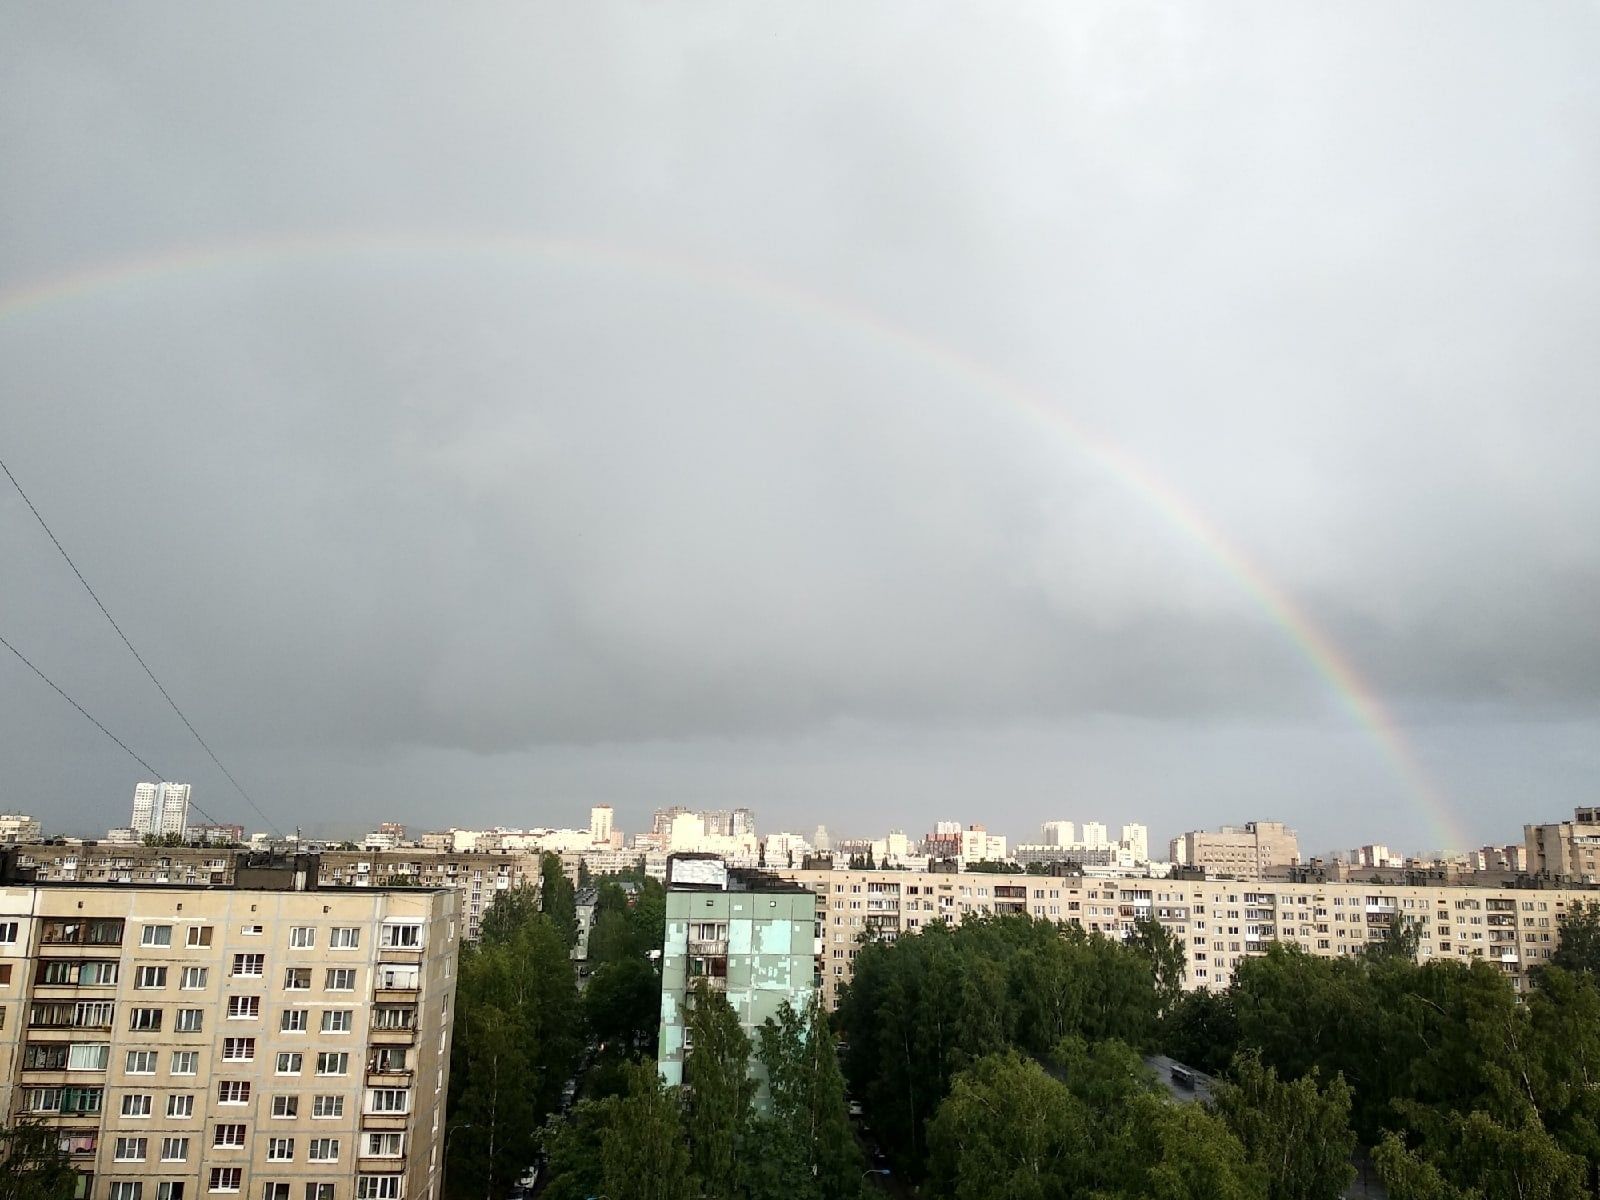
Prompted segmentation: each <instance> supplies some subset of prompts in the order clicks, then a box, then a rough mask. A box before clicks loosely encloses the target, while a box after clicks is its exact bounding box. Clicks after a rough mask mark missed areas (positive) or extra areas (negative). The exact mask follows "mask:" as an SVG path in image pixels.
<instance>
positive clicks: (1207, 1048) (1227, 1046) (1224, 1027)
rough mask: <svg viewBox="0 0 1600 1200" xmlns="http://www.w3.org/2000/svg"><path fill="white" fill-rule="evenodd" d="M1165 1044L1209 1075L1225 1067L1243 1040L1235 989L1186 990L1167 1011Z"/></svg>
mask: <svg viewBox="0 0 1600 1200" xmlns="http://www.w3.org/2000/svg"><path fill="white" fill-rule="evenodd" d="M1161 1039H1162V1042H1161V1044H1162V1047H1163V1049H1165V1050H1166V1052H1167V1053H1168V1054H1170V1055H1171V1056H1172V1057H1173V1058H1175V1059H1177V1060H1178V1061H1179V1062H1182V1063H1187V1064H1188V1065H1189V1066H1191V1067H1196V1068H1198V1069H1199V1070H1201V1071H1204V1072H1205V1073H1206V1074H1208V1075H1215V1074H1217V1073H1218V1072H1220V1071H1222V1070H1223V1069H1225V1068H1226V1067H1227V1065H1228V1062H1229V1060H1230V1059H1231V1058H1232V1056H1233V1053H1234V1049H1235V1047H1237V1046H1238V1045H1239V1044H1240V1038H1239V1018H1238V1014H1237V1013H1235V1012H1234V1009H1233V993H1232V992H1213V991H1209V990H1207V989H1205V988H1199V989H1196V990H1195V991H1192V992H1185V993H1184V994H1183V995H1182V996H1180V997H1179V998H1178V1002H1177V1004H1175V1005H1174V1006H1173V1007H1172V1009H1171V1010H1170V1011H1169V1012H1168V1013H1167V1014H1166V1018H1165V1020H1164V1021H1163V1022H1162V1029H1161Z"/></svg>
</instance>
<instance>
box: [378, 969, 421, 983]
mask: <svg viewBox="0 0 1600 1200" xmlns="http://www.w3.org/2000/svg"><path fill="white" fill-rule="evenodd" d="M418 975H419V972H418V970H417V968H416V967H415V966H414V965H409V966H408V965H406V964H404V963H379V964H378V986H379V987H381V988H402V989H409V988H415V987H416V986H417V978H418Z"/></svg>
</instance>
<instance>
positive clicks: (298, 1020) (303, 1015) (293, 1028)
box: [278, 1008, 310, 1033]
mask: <svg viewBox="0 0 1600 1200" xmlns="http://www.w3.org/2000/svg"><path fill="white" fill-rule="evenodd" d="M309 1013H310V1010H309V1009H304V1008H286V1009H284V1010H283V1018H282V1020H280V1021H279V1023H278V1028H279V1029H281V1030H282V1031H283V1032H284V1033H304V1032H305V1031H306V1022H307V1018H308V1016H309Z"/></svg>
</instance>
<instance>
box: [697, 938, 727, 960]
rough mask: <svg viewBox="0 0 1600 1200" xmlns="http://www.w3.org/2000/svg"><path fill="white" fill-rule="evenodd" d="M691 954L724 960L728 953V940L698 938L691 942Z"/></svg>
mask: <svg viewBox="0 0 1600 1200" xmlns="http://www.w3.org/2000/svg"><path fill="white" fill-rule="evenodd" d="M689 953H690V954H693V955H696V956H698V957H701V958H722V957H724V956H726V955H727V953H728V939H727V938H697V939H692V940H691V941H690V942H689Z"/></svg>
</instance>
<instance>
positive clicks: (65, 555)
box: [0, 460, 283, 837]
mask: <svg viewBox="0 0 1600 1200" xmlns="http://www.w3.org/2000/svg"><path fill="white" fill-rule="evenodd" d="M0 471H4V472H5V473H6V478H7V479H9V480H10V481H11V486H12V487H14V488H16V489H17V495H19V496H21V497H22V502H23V503H24V504H26V505H27V506H28V511H29V512H31V513H32V514H33V519H34V520H36V521H38V522H39V528H40V529H43V530H44V531H45V534H46V535H47V536H48V537H49V538H50V540H51V541H52V542H53V543H55V548H56V549H57V550H59V551H60V552H61V557H62V558H64V559H66V562H67V566H69V567H71V568H72V573H73V574H74V575H76V576H77V577H78V582H79V583H81V584H83V590H84V591H86V592H88V593H89V598H90V599H91V600H93V601H94V603H95V607H96V608H98V609H99V610H100V612H101V614H102V615H103V616H104V617H105V619H106V620H107V621H109V622H110V623H111V628H113V629H115V630H116V631H117V636H118V637H119V638H121V639H122V644H123V645H124V646H126V647H127V648H128V653H130V654H132V655H133V657H134V660H135V661H136V662H138V664H139V665H140V666H141V667H143V668H144V673H145V674H146V675H148V676H149V677H150V682H151V683H153V684H155V685H156V690H157V691H158V692H160V693H161V696H162V698H163V699H164V700H166V702H167V703H168V704H170V705H171V706H172V711H173V712H175V713H177V714H178V719H179V720H180V721H182V722H183V724H184V727H185V728H186V729H188V731H189V732H190V733H192V734H194V740H195V741H197V742H199V743H200V748H201V749H202V750H204V751H205V752H206V754H207V755H209V756H210V758H211V761H212V762H214V763H216V764H217V770H219V771H221V772H222V773H223V774H224V775H225V776H227V778H228V782H229V783H231V784H233V789H234V791H236V792H238V793H239V795H241V796H243V797H244V801H245V803H246V804H248V805H249V806H250V807H251V808H253V809H254V810H255V813H256V815H257V816H258V817H260V818H261V819H262V820H263V821H265V822H266V823H267V825H268V826H269V827H270V828H271V829H272V831H273V832H274V833H276V834H277V835H278V836H279V837H282V836H283V830H281V829H279V828H278V827H277V825H276V824H274V823H273V820H272V818H271V817H269V816H267V814H266V813H264V812H262V811H261V806H260V805H259V804H257V803H256V802H255V801H254V800H252V799H251V798H250V793H249V792H247V791H245V790H244V788H243V787H241V786H240V785H239V781H238V780H237V779H235V778H234V777H233V772H232V771H230V770H228V768H227V767H225V766H223V765H222V760H221V759H220V758H218V757H217V755H216V752H215V751H214V750H212V749H211V747H210V746H209V745H207V744H206V740H205V738H203V737H201V736H200V731H199V730H198V729H196V728H195V727H194V725H193V724H192V723H191V722H190V720H189V718H188V717H186V716H185V715H184V712H183V709H181V708H179V707H178V702H177V701H176V700H174V699H173V698H172V696H171V694H170V693H168V691H167V689H166V688H165V687H163V686H162V684H161V681H160V680H159V679H157V678H156V673H155V672H154V671H152V670H151V669H150V664H149V663H147V662H145V661H144V656H143V655H141V654H140V653H139V652H138V651H137V650H135V649H134V648H133V643H132V642H130V641H129V640H128V635H127V634H125V633H123V632H122V626H121V625H118V624H117V621H116V618H115V617H113V616H112V615H111V613H110V612H109V611H108V610H107V609H106V606H105V605H104V604H103V603H101V601H100V597H99V596H97V595H96V594H95V590H94V589H93V588H92V587H90V586H89V581H88V580H87V579H85V578H84V577H83V572H82V571H80V570H78V564H77V563H75V562H73V561H72V555H70V554H68V553H67V548H66V547H65V546H63V545H62V544H61V539H60V538H58V537H56V535H55V533H54V531H53V530H51V528H50V526H49V525H48V524H46V523H45V519H44V517H43V516H42V515H41V514H40V512H39V510H38V509H37V508H36V507H35V506H34V503H33V501H32V500H30V499H28V493H27V492H25V491H23V490H22V485H21V484H20V483H18V482H17V477H16V476H15V475H13V474H12V473H11V468H10V467H8V466H6V464H5V461H4V460H0ZM7 645H8V646H9V645H10V643H7ZM12 653H13V654H16V651H15V650H14V649H13V650H12ZM17 657H18V658H21V657H22V656H21V655H20V654H19V655H17ZM23 661H24V662H27V660H26V659H23ZM28 665H29V666H33V664H32V663H29V664H28ZM35 670H36V671H37V668H35ZM39 677H40V678H41V679H44V678H45V677H44V675H43V674H42V673H41V674H40V676H39ZM45 682H46V683H49V682H50V681H49V680H48V679H45ZM50 686H51V687H55V684H53V683H52V684H50ZM56 690H57V691H58V692H59V691H61V689H60V688H56ZM61 694H62V695H63V696H65V695H66V693H65V692H62V693H61ZM74 707H76V702H74ZM79 711H80V712H82V711H83V710H82V709H81V708H80V709H79ZM88 715H89V714H88V713H84V716H88ZM89 719H90V720H94V718H93V717H90V718H89ZM95 724H96V725H100V722H98V721H95ZM100 728H101V729H102V730H103V729H105V726H104V725H101V726H100ZM107 736H108V737H109V736H110V734H109V733H108V734H107ZM118 744H119V745H121V743H120V742H119V743H118ZM122 748H123V749H124V750H127V749H128V748H127V747H126V746H123V747H122ZM128 753H129V754H133V751H131V750H128ZM134 757H135V758H137V757H138V755H134ZM140 761H141V762H143V761H144V760H143V759H140ZM145 767H146V769H150V767H149V764H148V763H146V764H145ZM158 778H165V776H158ZM191 803H193V802H192V801H191ZM195 807H196V808H199V805H195ZM201 815H202V816H205V815H207V814H206V813H205V812H204V811H203V810H202V811H201ZM212 823H213V824H219V822H217V821H216V820H215V819H214V818H213V820H212Z"/></svg>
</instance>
